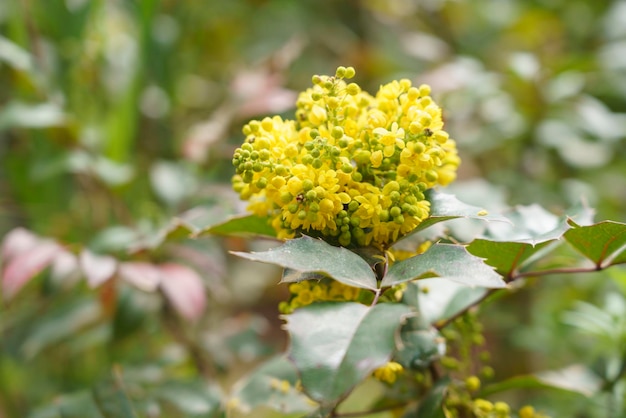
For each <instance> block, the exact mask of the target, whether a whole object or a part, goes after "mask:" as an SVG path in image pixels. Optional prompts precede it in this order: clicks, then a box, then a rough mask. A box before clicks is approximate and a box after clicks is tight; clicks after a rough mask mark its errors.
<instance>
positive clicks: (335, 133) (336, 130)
mask: <svg viewBox="0 0 626 418" xmlns="http://www.w3.org/2000/svg"><path fill="white" fill-rule="evenodd" d="M330 134H331V135H332V137H333V138H335V139H339V138H341V137H342V136H343V128H342V127H341V126H335V127H333V130H332V131H331V133H330Z"/></svg>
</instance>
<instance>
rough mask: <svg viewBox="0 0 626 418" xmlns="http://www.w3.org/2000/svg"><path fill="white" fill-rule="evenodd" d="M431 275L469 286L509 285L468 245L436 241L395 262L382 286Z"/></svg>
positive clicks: (496, 286)
mask: <svg viewBox="0 0 626 418" xmlns="http://www.w3.org/2000/svg"><path fill="white" fill-rule="evenodd" d="M427 277H441V278H445V279H450V280H454V281H457V282H459V283H463V284H465V285H468V286H480V287H488V288H500V287H505V286H506V283H505V282H504V281H503V280H502V278H501V277H500V276H499V275H498V274H497V273H496V272H495V271H494V270H493V269H492V268H491V267H489V266H488V265H486V264H485V263H484V262H483V260H482V259H480V258H478V257H475V256H473V255H471V254H470V253H468V252H467V250H466V249H465V247H463V246H461V245H452V244H435V245H433V246H432V247H430V248H429V249H428V251H426V252H425V253H424V254H420V255H417V256H415V257H411V258H409V259H406V260H403V261H399V262H397V263H395V264H393V265H392V266H391V267H390V268H389V271H388V272H387V274H386V275H385V277H384V278H383V281H382V286H383V287H386V286H394V285H397V284H400V283H404V282H407V281H410V280H416V279H422V278H427Z"/></svg>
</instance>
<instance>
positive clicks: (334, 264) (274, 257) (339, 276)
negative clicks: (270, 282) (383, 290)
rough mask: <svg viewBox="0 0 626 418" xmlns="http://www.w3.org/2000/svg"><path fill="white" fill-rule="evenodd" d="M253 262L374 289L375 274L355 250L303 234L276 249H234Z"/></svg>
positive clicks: (293, 278) (288, 279) (293, 277)
mask: <svg viewBox="0 0 626 418" xmlns="http://www.w3.org/2000/svg"><path fill="white" fill-rule="evenodd" d="M232 253H233V254H235V255H238V256H240V257H243V258H246V259H248V260H253V261H261V262H264V263H270V264H277V265H279V266H281V267H284V268H287V269H290V270H296V271H299V272H302V273H320V274H324V275H326V276H329V277H332V278H333V279H335V280H337V281H339V282H341V283H343V284H346V285H349V286H354V287H360V288H363V289H371V290H375V289H376V288H377V286H376V275H375V274H374V272H373V271H372V269H371V268H370V266H369V265H368V264H367V262H366V261H365V260H363V259H362V258H361V257H359V256H358V255H356V254H355V253H353V252H352V251H350V250H348V249H346V248H342V247H333V246H332V245H330V244H327V243H326V242H324V241H322V240H319V239H313V238H311V237H307V236H303V237H301V238H296V239H293V240H289V241H287V242H285V243H284V244H283V245H281V246H280V247H277V248H273V249H271V250H269V251H264V252H258V253H245V252H237V251H233V252H232ZM298 280H302V276H300V275H297V274H293V273H291V274H289V275H288V276H285V277H283V282H291V281H298Z"/></svg>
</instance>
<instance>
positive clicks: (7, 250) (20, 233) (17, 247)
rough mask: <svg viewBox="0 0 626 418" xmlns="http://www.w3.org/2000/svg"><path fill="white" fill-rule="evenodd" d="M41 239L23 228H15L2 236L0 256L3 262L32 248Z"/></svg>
mask: <svg viewBox="0 0 626 418" xmlns="http://www.w3.org/2000/svg"><path fill="white" fill-rule="evenodd" d="M40 240H41V239H40V238H39V237H38V236H37V235H35V234H33V233H32V232H30V231H28V230H26V229H24V228H15V229H13V230H12V231H11V232H9V233H8V234H6V236H5V237H4V241H3V242H2V251H1V252H0V257H2V258H3V259H4V260H5V262H6V261H8V260H10V259H11V258H13V257H16V256H18V255H19V254H21V253H23V252H26V251H28V250H30V249H32V248H34V247H35V246H36V245H37V244H38V243H39V241H40Z"/></svg>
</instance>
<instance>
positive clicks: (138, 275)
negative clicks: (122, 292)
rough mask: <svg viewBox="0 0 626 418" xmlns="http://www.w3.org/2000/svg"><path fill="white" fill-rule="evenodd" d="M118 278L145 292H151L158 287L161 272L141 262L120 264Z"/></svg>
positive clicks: (155, 267) (151, 265)
mask: <svg viewBox="0 0 626 418" xmlns="http://www.w3.org/2000/svg"><path fill="white" fill-rule="evenodd" d="M120 277H121V278H122V279H124V280H126V281H127V282H129V283H131V284H133V285H135V286H137V287H138V288H139V289H141V290H144V291H146V292H153V291H154V290H156V288H157V287H158V286H159V282H160V280H161V272H160V270H159V268H158V267H157V266H155V265H154V264H150V263H143V262H126V263H121V264H120Z"/></svg>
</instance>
